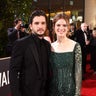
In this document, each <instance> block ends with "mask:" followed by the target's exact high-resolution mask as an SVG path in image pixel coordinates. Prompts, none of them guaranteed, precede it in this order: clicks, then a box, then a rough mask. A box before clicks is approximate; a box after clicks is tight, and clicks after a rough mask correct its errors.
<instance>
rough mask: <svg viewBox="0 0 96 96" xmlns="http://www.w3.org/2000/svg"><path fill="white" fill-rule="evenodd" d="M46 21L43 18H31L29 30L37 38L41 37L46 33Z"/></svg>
mask: <svg viewBox="0 0 96 96" xmlns="http://www.w3.org/2000/svg"><path fill="white" fill-rule="evenodd" d="M46 27H47V24H46V19H45V17H44V16H36V17H34V18H33V22H32V24H30V29H31V30H32V32H33V33H35V34H37V35H38V36H43V35H44V33H45V31H46Z"/></svg>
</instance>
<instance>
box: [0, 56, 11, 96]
mask: <svg viewBox="0 0 96 96" xmlns="http://www.w3.org/2000/svg"><path fill="white" fill-rule="evenodd" d="M9 62H10V57H6V58H0V96H11V91H10V81H9Z"/></svg>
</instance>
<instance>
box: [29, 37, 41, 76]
mask: <svg viewBox="0 0 96 96" xmlns="http://www.w3.org/2000/svg"><path fill="white" fill-rule="evenodd" d="M31 43H32V44H30V47H31V51H32V53H33V56H34V58H35V61H36V64H37V68H38V71H39V74H40V76H41V68H40V61H39V55H38V52H37V48H36V45H35V43H34V41H33V38H31Z"/></svg>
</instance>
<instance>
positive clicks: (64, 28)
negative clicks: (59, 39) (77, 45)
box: [54, 19, 68, 36]
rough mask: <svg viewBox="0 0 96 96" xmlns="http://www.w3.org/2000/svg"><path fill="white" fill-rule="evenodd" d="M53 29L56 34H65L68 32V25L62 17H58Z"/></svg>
mask: <svg viewBox="0 0 96 96" xmlns="http://www.w3.org/2000/svg"><path fill="white" fill-rule="evenodd" d="M54 31H55V33H56V35H57V36H66V34H67V32H68V25H67V23H66V21H65V20H64V19H59V20H58V21H57V22H56V23H55V26H54Z"/></svg>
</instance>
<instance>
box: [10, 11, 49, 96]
mask: <svg viewBox="0 0 96 96" xmlns="http://www.w3.org/2000/svg"><path fill="white" fill-rule="evenodd" d="M29 21H30V22H29V27H30V30H31V32H32V34H30V35H29V36H27V37H25V38H22V39H19V40H17V41H16V42H15V44H14V47H13V51H12V57H11V61H10V69H9V78H10V88H11V91H12V96H47V84H48V83H47V81H48V74H49V73H48V68H49V67H48V64H49V54H50V47H51V46H50V43H49V42H48V41H46V40H45V39H44V38H43V36H44V33H45V31H46V28H47V17H46V14H45V12H43V11H42V10H35V11H33V12H32V14H31V16H30V19H29Z"/></svg>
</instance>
